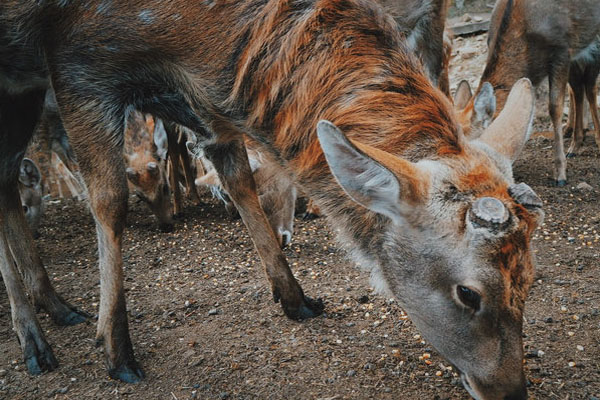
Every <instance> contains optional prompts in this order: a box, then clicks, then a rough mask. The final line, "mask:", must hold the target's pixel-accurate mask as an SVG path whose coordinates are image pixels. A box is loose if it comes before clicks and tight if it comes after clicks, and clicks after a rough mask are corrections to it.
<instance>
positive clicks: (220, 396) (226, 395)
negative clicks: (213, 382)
mask: <svg viewBox="0 0 600 400" xmlns="http://www.w3.org/2000/svg"><path fill="white" fill-rule="evenodd" d="M228 398H229V393H227V392H221V393H219V399H221V400H225V399H228Z"/></svg>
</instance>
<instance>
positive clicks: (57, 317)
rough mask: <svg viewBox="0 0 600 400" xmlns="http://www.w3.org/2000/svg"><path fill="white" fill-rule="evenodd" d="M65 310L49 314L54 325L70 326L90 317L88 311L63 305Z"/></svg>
mask: <svg viewBox="0 0 600 400" xmlns="http://www.w3.org/2000/svg"><path fill="white" fill-rule="evenodd" d="M65 308H66V309H65V310H63V311H61V312H58V313H54V314H53V315H51V317H52V320H53V321H54V323H55V324H56V325H60V326H71V325H77V324H81V323H82V322H85V321H87V320H88V318H90V317H91V315H89V314H88V313H85V312H83V311H80V310H77V309H76V308H73V307H71V306H65Z"/></svg>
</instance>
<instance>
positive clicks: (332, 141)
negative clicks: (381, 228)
mask: <svg viewBox="0 0 600 400" xmlns="http://www.w3.org/2000/svg"><path fill="white" fill-rule="evenodd" d="M317 135H318V137H319V142H320V143H321V147H322V148H323V152H324V153H325V158H326V160H327V164H329V168H330V169H331V172H332V173H333V176H334V177H335V179H336V180H337V182H338V183H339V185H340V186H341V187H342V188H343V189H344V191H345V192H346V194H347V195H348V196H350V198H351V199H352V200H354V201H355V202H356V203H358V204H360V205H362V206H363V207H365V208H367V209H369V210H371V211H373V212H376V213H378V214H382V215H385V216H387V217H389V218H391V219H392V220H395V221H398V220H399V219H400V218H401V217H403V216H405V215H406V213H407V212H410V209H412V208H413V206H414V205H415V204H416V203H417V202H418V201H419V200H420V199H421V198H422V197H423V193H424V189H423V188H424V184H423V182H424V181H425V180H424V174H423V173H422V172H421V171H420V170H419V169H418V168H417V166H416V165H415V164H413V163H411V162H409V161H406V160H403V159H401V158H398V157H395V156H393V155H391V154H389V153H386V152H384V151H381V150H378V149H375V148H373V147H370V146H367V145H364V144H361V143H358V142H356V143H353V142H351V141H350V140H348V139H347V138H346V136H345V135H344V134H343V133H342V132H341V131H340V130H339V129H338V128H337V127H336V126H335V125H334V124H332V123H331V122H329V121H320V122H319V123H318V124H317Z"/></svg>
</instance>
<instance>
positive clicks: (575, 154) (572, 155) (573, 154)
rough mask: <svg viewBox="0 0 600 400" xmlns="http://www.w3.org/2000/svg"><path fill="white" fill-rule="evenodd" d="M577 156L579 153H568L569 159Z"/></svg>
mask: <svg viewBox="0 0 600 400" xmlns="http://www.w3.org/2000/svg"><path fill="white" fill-rule="evenodd" d="M576 156H577V153H575V152H568V153H567V158H575V157H576Z"/></svg>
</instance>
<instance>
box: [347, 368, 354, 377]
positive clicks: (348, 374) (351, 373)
mask: <svg viewBox="0 0 600 400" xmlns="http://www.w3.org/2000/svg"><path fill="white" fill-rule="evenodd" d="M355 375H356V371H355V370H353V369H351V370H350V371H348V372H346V376H355Z"/></svg>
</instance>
